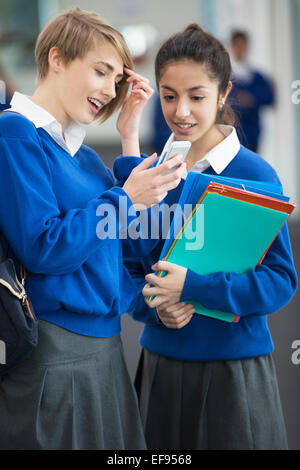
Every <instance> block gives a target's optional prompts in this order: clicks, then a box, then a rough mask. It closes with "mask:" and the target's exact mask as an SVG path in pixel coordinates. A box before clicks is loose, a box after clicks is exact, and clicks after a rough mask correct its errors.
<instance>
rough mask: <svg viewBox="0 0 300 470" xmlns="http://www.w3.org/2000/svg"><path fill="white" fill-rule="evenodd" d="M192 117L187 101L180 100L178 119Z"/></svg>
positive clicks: (177, 111) (177, 112) (177, 110)
mask: <svg viewBox="0 0 300 470" xmlns="http://www.w3.org/2000/svg"><path fill="white" fill-rule="evenodd" d="M189 115H190V107H189V105H188V103H187V102H186V101H185V100H180V101H179V102H178V105H177V109H176V117H177V118H178V119H184V118H186V117H188V116H189Z"/></svg>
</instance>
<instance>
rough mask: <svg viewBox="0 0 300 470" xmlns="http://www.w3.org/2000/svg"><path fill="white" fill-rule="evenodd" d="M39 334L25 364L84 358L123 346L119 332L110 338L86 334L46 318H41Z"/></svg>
mask: <svg viewBox="0 0 300 470" xmlns="http://www.w3.org/2000/svg"><path fill="white" fill-rule="evenodd" d="M38 335H39V336H38V345H37V347H36V349H35V350H34V351H33V353H32V354H31V355H30V357H29V358H28V360H26V361H25V362H24V366H26V362H28V365H29V366H32V365H51V364H59V363H65V362H73V361H78V360H83V359H86V358H87V357H88V356H91V355H94V354H98V353H103V354H106V353H107V352H108V351H109V350H112V349H113V348H115V347H117V346H121V339H120V335H119V334H117V335H115V336H112V337H108V338H98V337H91V336H84V335H79V334H77V333H73V332H72V331H69V330H66V329H65V328H62V327H60V326H57V325H55V324H54V323H49V322H46V321H44V320H39V326H38Z"/></svg>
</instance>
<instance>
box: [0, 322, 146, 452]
mask: <svg viewBox="0 0 300 470" xmlns="http://www.w3.org/2000/svg"><path fill="white" fill-rule="evenodd" d="M0 449H1V450H24V449H25V450H72V449H73V450H76V449H78V450H98V449H116V450H119V449H121V450H122V449H130V450H131V449H145V439H144V435H143V429H142V424H141V421H140V415H139V410H138V404H137V397H136V393H135V390H134V387H133V385H132V383H131V380H130V377H129V374H128V371H127V367H126V364H125V360H124V354H123V346H122V343H121V339H120V335H116V336H113V337H110V338H91V337H86V336H81V335H78V334H75V333H72V332H70V331H67V330H65V329H63V328H60V327H58V326H56V325H54V324H51V323H47V322H44V321H40V322H39V343H38V346H37V349H36V350H35V351H34V353H33V354H32V356H30V358H29V359H27V360H26V362H24V363H23V364H20V365H19V366H18V367H17V368H16V369H14V370H12V371H11V372H10V373H9V374H7V375H6V376H4V377H3V378H2V379H0Z"/></svg>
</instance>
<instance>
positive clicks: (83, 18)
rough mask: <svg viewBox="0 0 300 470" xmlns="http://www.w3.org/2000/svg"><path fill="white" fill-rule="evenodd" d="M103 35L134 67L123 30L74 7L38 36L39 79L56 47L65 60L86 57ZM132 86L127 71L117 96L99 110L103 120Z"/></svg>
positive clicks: (121, 100)
mask: <svg viewBox="0 0 300 470" xmlns="http://www.w3.org/2000/svg"><path fill="white" fill-rule="evenodd" d="M99 39H100V40H106V41H108V42H109V43H110V44H112V45H113V46H114V47H115V48H116V50H117V52H118V53H119V54H120V57H121V59H122V61H123V63H124V66H125V67H127V68H129V69H133V60H132V57H131V54H130V51H129V49H128V46H127V44H126V42H125V39H124V37H123V36H122V34H121V33H120V32H119V31H117V30H116V29H115V28H114V27H113V26H111V25H109V24H108V23H106V22H105V21H104V20H102V19H101V18H100V17H99V16H98V15H97V14H96V13H92V12H88V11H84V10H81V9H79V8H74V9H71V10H68V11H66V12H63V13H61V14H60V15H58V16H57V17H56V18H54V19H53V20H52V21H50V23H48V24H47V25H46V26H45V27H44V29H43V30H42V31H41V33H40V34H39V36H38V39H37V42H36V46H35V59H36V64H37V81H38V83H39V82H40V81H41V80H43V79H44V78H45V77H46V76H47V74H48V70H49V62H48V57H49V51H50V49H51V48H52V47H57V48H58V49H59V50H60V53H61V55H62V58H63V60H64V63H65V64H68V63H69V62H71V61H73V60H75V59H76V58H83V57H84V56H85V55H86V54H87V53H88V52H89V51H90V50H91V49H93V48H94V47H95V45H96V43H97V41H99ZM128 88H129V85H128V83H127V82H126V76H125V75H124V78H123V79H122V80H121V82H120V83H119V84H118V87H117V89H116V97H115V98H114V99H113V100H112V101H111V102H110V103H109V104H107V105H106V106H104V107H103V108H102V109H101V111H100V112H99V113H98V115H97V118H96V121H97V122H98V123H99V124H100V123H102V122H104V121H106V119H108V118H109V117H110V116H111V115H112V114H113V113H114V111H116V110H117V109H118V108H119V107H120V106H121V105H122V103H123V102H124V100H125V98H126V96H127V92H128Z"/></svg>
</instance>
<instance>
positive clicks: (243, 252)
mask: <svg viewBox="0 0 300 470" xmlns="http://www.w3.org/2000/svg"><path fill="white" fill-rule="evenodd" d="M186 208H188V211H186ZM294 208H295V206H294V205H293V204H290V203H289V198H288V197H286V196H284V195H282V194H281V186H280V185H279V184H273V183H264V182H259V181H250V180H241V179H234V178H226V177H220V176H213V175H207V174H203V173H194V172H190V173H189V174H188V177H187V180H186V182H185V185H184V188H183V191H182V194H181V197H180V200H179V203H178V207H177V209H176V211H175V213H174V218H173V221H172V224H171V227H170V231H169V234H168V237H167V239H166V240H165V244H164V247H163V250H162V253H161V256H160V259H162V260H166V261H169V262H171V263H175V264H178V265H180V266H184V267H186V268H189V269H191V270H193V271H195V272H196V273H198V274H202V275H207V274H210V273H213V272H218V271H224V272H226V273H229V272H235V273H238V274H240V273H244V272H246V271H248V270H249V269H251V268H254V269H255V268H256V267H257V266H258V265H259V264H260V263H261V262H262V260H263V259H264V257H265V255H266V253H267V251H268V249H269V248H270V246H271V244H272V243H273V241H274V240H275V238H276V236H277V235H278V233H279V231H280V230H281V228H282V227H283V225H284V224H285V222H286V221H287V218H288V217H289V216H290V214H292V212H293V210H294ZM199 211H200V212H199ZM183 217H185V219H184V221H183V220H182V218H183ZM196 232H197V238H195V234H196ZM193 238H194V240H193ZM156 274H157V275H158V276H165V275H166V274H167V273H166V272H163V271H159V272H157V273H156ZM152 298H153V297H152ZM186 303H191V304H193V305H194V307H195V311H196V313H198V314H201V315H205V316H208V317H212V318H215V319H219V320H223V321H227V322H238V320H239V317H237V316H235V315H233V314H232V313H229V312H222V311H219V310H209V309H207V308H205V307H204V306H202V305H201V304H200V303H199V302H195V301H193V300H191V301H190V302H186Z"/></svg>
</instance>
